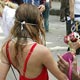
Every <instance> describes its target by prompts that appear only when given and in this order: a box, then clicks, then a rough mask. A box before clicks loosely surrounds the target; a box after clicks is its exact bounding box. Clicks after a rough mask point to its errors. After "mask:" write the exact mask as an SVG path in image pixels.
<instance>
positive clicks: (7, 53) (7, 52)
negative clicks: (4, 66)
mask: <svg viewBox="0 0 80 80" xmlns="http://www.w3.org/2000/svg"><path fill="white" fill-rule="evenodd" d="M10 41H11V40H9V41H8V42H7V44H6V55H7V57H8V60H9V63H10V64H11V59H10V54H9V50H8V49H9V42H10Z"/></svg>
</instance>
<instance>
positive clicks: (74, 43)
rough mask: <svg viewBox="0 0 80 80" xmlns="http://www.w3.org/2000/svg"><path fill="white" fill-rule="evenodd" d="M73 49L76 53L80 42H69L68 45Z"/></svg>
mask: <svg viewBox="0 0 80 80" xmlns="http://www.w3.org/2000/svg"><path fill="white" fill-rule="evenodd" d="M68 44H69V46H70V48H71V49H74V50H75V51H76V50H77V49H78V48H79V47H80V41H79V40H78V41H76V42H71V41H70V42H69V43H68Z"/></svg>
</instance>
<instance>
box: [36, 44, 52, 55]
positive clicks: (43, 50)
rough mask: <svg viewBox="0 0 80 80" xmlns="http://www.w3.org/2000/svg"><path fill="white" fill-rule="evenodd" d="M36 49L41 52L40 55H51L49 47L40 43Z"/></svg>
mask: <svg viewBox="0 0 80 80" xmlns="http://www.w3.org/2000/svg"><path fill="white" fill-rule="evenodd" d="M36 50H37V51H38V52H39V53H40V55H46V54H47V55H49V53H51V52H50V50H49V48H47V47H46V46H44V45H40V44H38V45H37V47H36Z"/></svg>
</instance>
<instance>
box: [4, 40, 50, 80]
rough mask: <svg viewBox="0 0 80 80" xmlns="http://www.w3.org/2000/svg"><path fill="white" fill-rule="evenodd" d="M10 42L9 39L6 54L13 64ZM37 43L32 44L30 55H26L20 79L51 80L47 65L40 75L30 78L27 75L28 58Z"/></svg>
mask: <svg viewBox="0 0 80 80" xmlns="http://www.w3.org/2000/svg"><path fill="white" fill-rule="evenodd" d="M9 42H10V41H8V42H7V45H6V54H7V57H8V59H9V62H10V64H12V62H11V59H10V53H9V50H8V49H9ZM36 45H37V43H34V44H33V45H32V47H31V49H30V51H29V53H28V56H27V57H26V60H25V62H24V68H23V75H20V78H19V80H49V78H48V72H47V69H46V67H45V66H44V67H43V69H42V72H41V73H40V75H38V76H37V77H36V78H31V79H29V78H27V77H25V73H26V71H27V69H26V68H27V62H28V60H29V58H30V56H31V54H32V52H33V50H34V48H35V47H36Z"/></svg>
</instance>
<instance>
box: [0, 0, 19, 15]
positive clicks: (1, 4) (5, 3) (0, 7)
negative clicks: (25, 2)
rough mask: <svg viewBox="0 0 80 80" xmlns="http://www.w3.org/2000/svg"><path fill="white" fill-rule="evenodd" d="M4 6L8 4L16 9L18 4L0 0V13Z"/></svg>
mask: <svg viewBox="0 0 80 80" xmlns="http://www.w3.org/2000/svg"><path fill="white" fill-rule="evenodd" d="M5 6H8V7H10V8H13V9H16V8H17V7H18V5H17V4H16V3H13V2H11V1H4V0H0V14H2V12H3V9H4V7H5Z"/></svg>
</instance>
